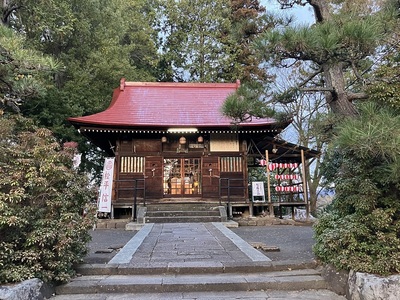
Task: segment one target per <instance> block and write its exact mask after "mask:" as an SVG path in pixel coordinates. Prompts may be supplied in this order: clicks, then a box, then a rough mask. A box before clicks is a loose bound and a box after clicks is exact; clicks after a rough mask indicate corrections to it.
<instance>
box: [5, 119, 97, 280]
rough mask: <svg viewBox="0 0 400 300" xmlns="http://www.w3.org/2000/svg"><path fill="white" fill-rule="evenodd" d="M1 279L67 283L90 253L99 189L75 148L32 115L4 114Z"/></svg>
mask: <svg viewBox="0 0 400 300" xmlns="http://www.w3.org/2000/svg"><path fill="white" fill-rule="evenodd" d="M0 137H1V138H0V172H1V174H2V180H1V182H0V237H1V238H0V253H1V256H0V282H2V283H4V282H18V281H22V280H24V279H29V278H33V277H37V278H40V279H42V280H44V281H53V282H63V281H67V280H68V279H69V278H70V277H71V276H73V275H74V270H73V265H74V264H75V263H77V262H79V261H80V260H81V258H82V257H83V255H84V254H85V253H86V251H87V250H86V243H87V242H88V241H89V239H90V235H89V234H88V229H89V228H90V227H91V226H92V225H93V218H92V217H91V215H94V214H88V215H87V216H86V217H83V210H84V209H85V208H90V202H91V200H92V199H93V194H92V193H91V192H90V190H89V185H88V179H87V178H86V176H83V175H81V174H79V173H78V172H77V171H76V170H74V169H73V168H72V157H73V151H74V150H73V149H69V148H64V149H62V148H61V147H60V145H59V144H58V143H57V142H56V140H55V138H54V137H53V136H52V134H51V132H50V131H49V130H47V129H44V128H35V127H34V126H33V125H32V122H31V121H29V120H28V119H24V118H22V117H19V116H16V117H15V118H12V119H11V118H5V117H0Z"/></svg>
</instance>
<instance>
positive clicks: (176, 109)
mask: <svg viewBox="0 0 400 300" xmlns="http://www.w3.org/2000/svg"><path fill="white" fill-rule="evenodd" d="M238 87H239V83H164V82H125V81H124V79H122V80H121V84H120V87H119V88H117V89H115V90H114V95H113V99H112V101H111V104H110V106H109V107H108V108H107V109H106V110H104V111H103V112H100V113H97V114H93V115H89V116H84V117H75V118H69V119H68V120H69V121H70V122H71V123H73V124H80V125H92V126H93V125H103V126H121V127H174V126H175V127H177V126H179V127H200V128H201V127H203V128H204V127H229V126H231V125H232V123H231V122H232V120H231V119H229V118H227V117H224V116H223V115H222V114H221V111H220V109H221V107H222V104H223V103H224V101H225V99H226V98H227V96H228V95H230V94H232V93H234V92H235V91H236V89H237V88H238ZM273 123H275V120H273V119H269V118H268V119H254V120H253V121H251V122H249V123H246V124H242V125H243V126H250V127H252V126H263V125H270V124H273Z"/></svg>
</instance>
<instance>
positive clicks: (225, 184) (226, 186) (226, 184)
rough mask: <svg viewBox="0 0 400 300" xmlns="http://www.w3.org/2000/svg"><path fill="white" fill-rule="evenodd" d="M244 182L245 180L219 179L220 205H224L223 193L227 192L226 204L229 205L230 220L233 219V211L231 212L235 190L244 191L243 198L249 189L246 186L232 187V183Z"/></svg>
mask: <svg viewBox="0 0 400 300" xmlns="http://www.w3.org/2000/svg"><path fill="white" fill-rule="evenodd" d="M239 181H240V182H243V179H241V178H237V179H233V178H220V179H219V205H222V197H223V191H224V190H226V196H227V200H226V204H227V205H228V209H229V215H228V218H229V219H232V218H233V216H232V211H231V195H232V193H231V192H232V191H233V190H242V191H243V196H245V189H247V186H244V185H232V184H231V183H232V182H239Z"/></svg>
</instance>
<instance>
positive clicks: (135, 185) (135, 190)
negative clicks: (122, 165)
mask: <svg viewBox="0 0 400 300" xmlns="http://www.w3.org/2000/svg"><path fill="white" fill-rule="evenodd" d="M114 182H115V184H116V187H115V190H116V198H117V199H116V200H118V194H119V192H120V191H132V192H133V204H132V220H133V221H135V220H136V217H137V199H138V196H137V195H138V191H143V206H146V181H145V179H143V178H140V179H124V180H115V181H114ZM121 182H132V183H133V186H132V187H126V188H125V187H124V188H120V187H119V183H121ZM139 182H143V184H141V185H139V184H138V183H139Z"/></svg>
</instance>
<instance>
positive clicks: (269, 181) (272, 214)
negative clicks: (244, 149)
mask: <svg viewBox="0 0 400 300" xmlns="http://www.w3.org/2000/svg"><path fill="white" fill-rule="evenodd" d="M265 161H266V168H267V197H268V210H269V216H270V217H275V214H274V205H273V204H272V199H271V180H270V174H269V168H268V165H269V155H268V150H265Z"/></svg>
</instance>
